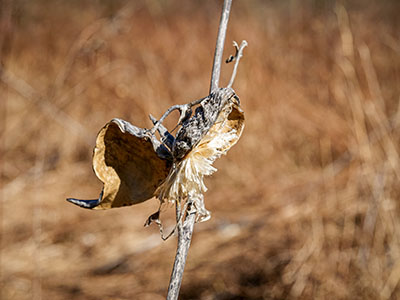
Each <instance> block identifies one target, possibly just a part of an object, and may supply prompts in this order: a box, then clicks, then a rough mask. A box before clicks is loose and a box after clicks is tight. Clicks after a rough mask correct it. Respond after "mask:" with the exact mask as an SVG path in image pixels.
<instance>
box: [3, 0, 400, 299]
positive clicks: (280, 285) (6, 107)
mask: <svg viewBox="0 0 400 300" xmlns="http://www.w3.org/2000/svg"><path fill="white" fill-rule="evenodd" d="M0 5H1V8H0V15H1V20H0V21H1V22H0V26H1V28H0V30H1V33H0V49H1V50H0V53H1V69H0V76H1V78H0V79H1V80H0V115H1V117H0V119H1V120H0V124H1V138H0V139H1V143H0V151H1V156H0V160H1V186H0V188H1V233H0V234H1V244H0V247H1V248H0V254H1V255H0V285H1V299H56V300H57V299H163V297H165V294H166V288H167V285H168V280H169V274H170V271H171V268H172V262H173V256H174V253H175V246H176V245H175V239H174V238H171V239H170V240H168V241H167V242H162V241H161V239H160V237H159V234H158V229H157V228H156V227H154V228H152V227H150V228H143V227H142V226H143V223H144V221H145V220H146V218H147V217H148V216H149V215H150V214H151V213H153V212H154V211H155V210H156V209H157V201H156V200H151V201H148V202H146V203H144V204H141V205H137V206H132V207H129V208H124V209H114V210H110V211H96V212H94V211H86V210H83V209H79V208H77V207H75V206H72V205H71V204H69V203H67V202H66V201H65V200H64V199H65V198H66V197H67V196H74V197H81V198H92V197H96V196H97V194H98V192H99V191H100V188H101V183H100V182H99V181H98V180H97V179H96V178H95V176H94V174H93V173H92V171H91V151H92V147H93V145H94V140H95V136H96V134H97V132H98V130H99V129H100V128H101V127H102V126H103V125H104V124H105V123H107V122H108V121H109V120H110V119H112V118H113V117H120V118H124V119H125V120H128V121H130V122H131V123H133V124H134V125H137V126H140V127H150V126H151V123H150V121H149V120H148V117H147V116H148V114H149V113H152V114H153V115H155V116H160V115H161V114H162V113H163V111H164V110H165V109H166V108H168V107H169V106H170V105H172V104H177V103H186V102H189V101H192V100H194V99H199V98H201V97H203V96H205V95H207V93H208V88H209V81H210V79H209V78H210V72H211V65H212V56H213V50H214V44H215V39H216V34H217V27H218V21H219V14H220V10H221V5H222V3H221V1H208V0H207V1H155V0H153V1H151V0H148V1H144V0H143V1H130V2H129V1H106V0H99V1H44V0H38V1H22V0H21V1H18V0H17V1H10V0H2V1H1V2H0ZM399 11H400V3H399V2H398V1H381V2H378V1H375V2H373V1H342V2H340V1H338V2H335V1H244V0H243V1H241V0H235V1H234V3H233V8H232V13H231V18H230V23H229V27H228V34H227V42H226V48H225V56H226V57H227V56H228V54H231V52H233V48H232V47H231V41H232V40H237V41H241V40H242V39H246V40H247V41H248V42H249V47H248V48H246V49H245V55H244V57H243V60H242V62H241V65H240V66H239V73H238V77H237V79H236V83H235V85H234V88H235V90H236V92H237V94H238V95H239V96H240V99H241V103H242V106H243V109H244V110H245V113H246V122H247V123H246V128H245V130H244V133H243V136H242V138H241V140H240V141H239V143H238V144H237V145H236V146H235V147H234V148H233V149H232V150H231V151H230V152H229V154H228V155H227V156H226V157H223V158H221V159H220V160H218V161H217V164H216V165H217V167H218V169H219V171H218V172H217V173H216V174H215V175H213V177H212V178H210V179H208V180H207V186H208V187H209V191H208V192H207V193H206V195H205V197H206V205H207V208H208V209H209V210H210V211H211V212H212V219H211V220H210V221H208V222H206V223H200V224H197V225H196V228H195V233H194V240H193V244H192V247H191V249H190V253H189V257H188V263H187V267H186V271H185V275H184V281H183V286H182V293H181V299H312V298H314V299H399V298H400V284H399V281H400V219H399V217H400V210H399V205H400V199H399V195H400V181H399V179H400V160H399V151H400V147H399V138H400V106H399V100H400V18H399V17H398V12H399ZM231 68H232V66H230V65H228V66H224V68H223V78H222V80H221V82H222V83H224V82H226V81H227V79H228V78H229V76H230V72H231ZM175 117H176V116H175ZM174 121H176V120H172V121H170V122H169V123H168V122H167V125H169V126H171V125H172V124H173V122H174ZM172 211H173V209H172ZM165 222H166V224H167V225H168V224H169V225H171V224H172V223H173V217H172V215H171V219H170V220H166V221H165Z"/></svg>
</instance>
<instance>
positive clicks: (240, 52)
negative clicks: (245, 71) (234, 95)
mask: <svg viewBox="0 0 400 300" xmlns="http://www.w3.org/2000/svg"><path fill="white" fill-rule="evenodd" d="M233 46H234V47H235V49H236V54H235V56H234V57H233V58H232V59H231V57H230V58H229V59H228V60H229V61H228V60H227V63H228V62H231V61H233V60H236V61H235V66H234V67H233V72H232V76H231V80H230V81H229V84H228V87H229V88H230V87H232V85H233V82H234V81H235V77H236V73H237V68H238V66H239V61H240V59H241V58H242V56H243V49H244V48H245V47H246V46H247V42H246V41H242V43H241V44H240V47H238V44H237V43H236V42H233Z"/></svg>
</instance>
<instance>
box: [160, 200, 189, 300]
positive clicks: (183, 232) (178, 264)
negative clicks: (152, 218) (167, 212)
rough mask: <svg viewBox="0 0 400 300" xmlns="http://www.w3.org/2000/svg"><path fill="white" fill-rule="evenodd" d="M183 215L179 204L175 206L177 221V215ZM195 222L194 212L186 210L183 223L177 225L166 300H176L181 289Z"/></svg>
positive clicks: (178, 216)
mask: <svg viewBox="0 0 400 300" xmlns="http://www.w3.org/2000/svg"><path fill="white" fill-rule="evenodd" d="M181 213H182V214H184V213H185V211H182V212H181V211H180V204H178V203H177V205H176V215H177V220H179V219H180V215H179V214H181ZM195 220H196V211H195V210H194V211H191V210H190V208H188V214H187V216H186V218H185V221H184V222H183V223H182V222H179V221H177V222H179V223H178V247H177V250H176V255H175V262H174V268H173V269H172V274H171V280H170V282H169V287H168V294H167V300H176V299H178V296H179V290H180V288H181V283H182V277H183V271H184V269H185V263H186V257H187V254H188V252H189V247H190V242H191V240H192V234H193V229H194V223H195Z"/></svg>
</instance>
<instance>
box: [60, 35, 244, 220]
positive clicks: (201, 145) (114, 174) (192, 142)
mask: <svg viewBox="0 0 400 300" xmlns="http://www.w3.org/2000/svg"><path fill="white" fill-rule="evenodd" d="M234 45H236V46H235V48H236V55H235V57H234V58H232V59H231V60H233V59H235V60H236V63H235V67H234V71H233V74H232V78H231V81H230V83H229V85H228V87H226V88H219V89H216V90H215V91H212V92H211V93H210V95H208V96H207V97H205V98H202V99H200V100H197V101H193V102H191V103H188V104H185V105H176V106H173V107H171V108H170V109H169V110H168V111H167V112H166V113H165V114H164V115H163V116H162V117H161V118H160V120H159V121H156V120H155V119H154V117H152V116H150V119H151V120H152V121H153V123H154V127H153V128H152V129H143V128H139V127H136V126H134V125H132V124H130V123H129V122H127V121H124V120H121V119H113V120H111V121H110V122H109V123H107V124H106V125H105V126H104V127H103V128H102V129H101V130H100V132H99V134H98V135H97V139H96V146H95V148H94V151H93V169H94V172H95V174H96V176H97V177H98V178H99V179H100V180H101V181H102V182H103V184H104V186H103V190H102V191H101V193H100V196H99V198H98V199H95V200H79V199H74V198H68V199H67V200H68V201H70V202H72V203H74V204H76V205H79V206H81V207H83V208H89V209H109V208H114V207H121V206H129V205H134V204H137V203H141V202H143V201H146V200H148V199H150V198H152V197H154V196H156V197H157V198H158V199H159V200H160V209H161V206H162V204H164V203H171V202H175V201H176V202H178V203H181V202H183V201H185V200H187V199H188V197H189V198H190V199H191V200H190V201H191V203H190V205H189V206H191V207H194V209H195V210H196V212H197V221H205V220H208V219H209V218H210V213H209V212H208V211H207V210H206V208H205V206H204V197H203V193H204V192H205V191H206V190H207V188H206V186H205V185H204V181H203V178H204V176H207V175H211V174H212V173H214V172H215V171H216V169H215V168H214V167H213V166H212V164H213V163H214V161H215V160H216V159H217V158H218V157H220V156H221V155H223V154H226V153H227V151H228V150H229V149H230V148H231V147H232V146H233V145H234V144H235V143H236V142H237V141H238V140H239V138H240V135H241V134H242V131H243V128H244V113H243V110H242V109H241V108H240V101H239V97H238V96H237V95H236V93H235V91H234V90H233V89H232V84H233V81H234V77H235V75H236V69H237V65H238V62H239V60H240V57H241V56H242V51H243V48H244V47H245V46H246V45H247V43H246V42H245V41H244V42H242V45H241V47H240V48H239V47H237V44H236V43H235V44H234ZM195 105H198V107H197V108H196V110H195V112H194V114H193V115H192V107H193V106H195ZM175 109H178V110H179V111H180V113H181V117H180V118H179V121H178V124H177V126H181V127H180V129H179V130H178V132H177V134H176V137H174V136H173V135H172V134H170V132H168V130H167V129H166V128H165V127H164V126H163V125H162V121H163V120H164V119H165V118H166V117H167V116H168V115H169V113H170V112H171V111H173V110H175ZM156 131H158V132H159V133H160V136H161V142H160V141H159V140H158V139H157V138H156V136H155V132H156ZM192 209H193V208H192ZM157 216H158V214H157ZM157 220H159V219H158V217H157ZM151 222H152V219H151V218H149V220H148V221H147V222H146V225H149V224H150V223H151ZM157 223H160V222H157ZM159 226H161V224H159Z"/></svg>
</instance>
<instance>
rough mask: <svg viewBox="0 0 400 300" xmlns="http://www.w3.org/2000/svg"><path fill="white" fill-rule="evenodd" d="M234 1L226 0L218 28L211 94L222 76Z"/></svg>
mask: <svg viewBox="0 0 400 300" xmlns="http://www.w3.org/2000/svg"><path fill="white" fill-rule="evenodd" d="M231 6H232V0H224V6H223V8H222V14H221V20H220V23H219V28H218V37H217V45H216V46H215V53H214V63H213V68H212V73H211V84H210V93H211V92H213V91H215V90H216V89H217V88H218V83H219V77H220V74H221V63H222V55H223V52H224V44H225V36H226V29H227V27H228V20H229V13H230V11H231Z"/></svg>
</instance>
